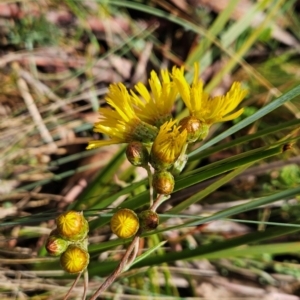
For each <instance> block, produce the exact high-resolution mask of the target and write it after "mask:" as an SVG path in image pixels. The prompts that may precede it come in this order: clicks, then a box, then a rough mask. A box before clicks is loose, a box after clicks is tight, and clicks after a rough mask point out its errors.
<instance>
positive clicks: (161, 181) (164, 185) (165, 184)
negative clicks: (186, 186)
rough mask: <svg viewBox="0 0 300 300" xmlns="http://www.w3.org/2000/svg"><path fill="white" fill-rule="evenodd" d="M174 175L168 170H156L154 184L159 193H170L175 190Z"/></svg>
mask: <svg viewBox="0 0 300 300" xmlns="http://www.w3.org/2000/svg"><path fill="white" fill-rule="evenodd" d="M174 185H175V182H174V177H173V175H172V174H171V173H170V172H168V171H156V172H154V174H153V181H152V186H153V188H154V189H155V190H156V192H157V193H158V194H162V195H170V194H171V193H172V192H173V190H174Z"/></svg>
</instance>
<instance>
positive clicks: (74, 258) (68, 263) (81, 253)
mask: <svg viewBox="0 0 300 300" xmlns="http://www.w3.org/2000/svg"><path fill="white" fill-rule="evenodd" d="M89 260H90V255H89V253H88V252H87V251H86V250H84V249H82V248H80V247H79V246H76V245H70V246H69V247H68V248H67V250H66V251H65V252H64V253H63V254H62V255H61V257H60V264H61V266H62V268H63V269H64V270H65V271H66V272H68V273H70V274H76V273H79V272H82V271H83V270H84V269H85V268H86V267H87V265H88V264H89Z"/></svg>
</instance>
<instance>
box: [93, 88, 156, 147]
mask: <svg viewBox="0 0 300 300" xmlns="http://www.w3.org/2000/svg"><path fill="white" fill-rule="evenodd" d="M106 102H107V103H108V104H109V105H110V106H111V107H112V108H113V109H114V110H112V109H109V108H100V109H99V113H100V121H99V122H97V123H95V126H94V131H95V132H99V133H103V134H106V135H108V136H109V137H110V139H109V140H100V141H90V142H89V145H88V146H87V149H94V148H98V147H102V146H106V145H112V144H121V143H129V142H132V141H140V142H145V143H149V142H152V141H153V140H154V138H155V137H156V135H157V128H155V127H154V126H151V125H149V124H147V123H145V122H143V121H142V120H140V118H139V117H138V116H137V115H136V113H135V111H134V108H133V106H132V105H133V102H132V97H131V96H130V95H129V93H128V91H127V89H126V87H125V86H124V85H123V84H122V83H119V84H111V85H110V86H109V92H108V94H107V96H106Z"/></svg>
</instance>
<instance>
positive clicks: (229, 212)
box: [156, 187, 300, 232]
mask: <svg viewBox="0 0 300 300" xmlns="http://www.w3.org/2000/svg"><path fill="white" fill-rule="evenodd" d="M299 193H300V187H296V188H292V189H288V190H285V191H281V192H278V193H274V194H272V195H269V196H266V197H262V198H259V199H257V200H253V201H251V202H247V203H244V204H240V205H237V206H234V207H230V208H227V209H224V210H222V211H220V212H217V213H215V214H213V215H211V216H208V217H205V218H202V219H201V220H194V221H189V222H186V223H184V224H181V225H178V226H174V227H169V228H168V230H173V229H179V228H185V227H186V226H197V225H201V224H205V223H208V222H211V221H215V220H220V219H223V218H228V217H230V216H233V215H237V214H239V213H242V212H245V211H249V210H252V209H256V208H258V207H260V206H262V205H267V204H270V203H273V202H275V201H277V200H282V199H288V198H291V197H294V196H296V195H297V194H299ZM167 213H168V212H167ZM162 231H165V229H163V230H162ZM156 232H161V230H158V231H156Z"/></svg>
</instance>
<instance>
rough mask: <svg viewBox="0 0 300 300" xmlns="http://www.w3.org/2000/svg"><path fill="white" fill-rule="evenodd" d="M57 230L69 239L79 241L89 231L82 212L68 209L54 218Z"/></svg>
mask: <svg viewBox="0 0 300 300" xmlns="http://www.w3.org/2000/svg"><path fill="white" fill-rule="evenodd" d="M56 225H57V232H58V234H59V235H61V236H62V237H63V238H65V239H67V240H70V241H81V240H83V239H84V238H85V237H86V236H87V234H88V232H89V224H88V222H87V220H86V219H85V218H84V216H83V214H82V212H77V211H74V210H70V211H68V212H65V213H63V214H61V215H59V216H58V217H57V218H56Z"/></svg>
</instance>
